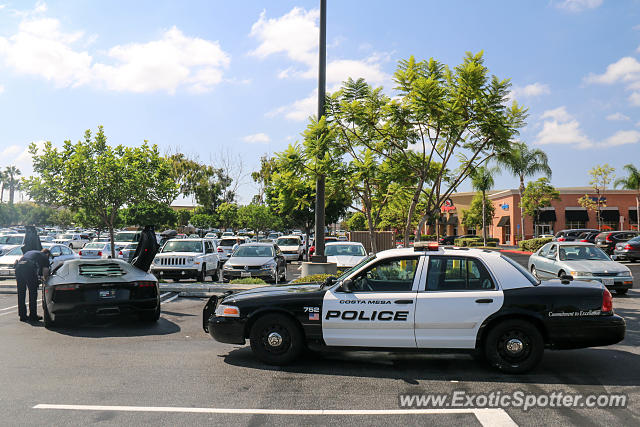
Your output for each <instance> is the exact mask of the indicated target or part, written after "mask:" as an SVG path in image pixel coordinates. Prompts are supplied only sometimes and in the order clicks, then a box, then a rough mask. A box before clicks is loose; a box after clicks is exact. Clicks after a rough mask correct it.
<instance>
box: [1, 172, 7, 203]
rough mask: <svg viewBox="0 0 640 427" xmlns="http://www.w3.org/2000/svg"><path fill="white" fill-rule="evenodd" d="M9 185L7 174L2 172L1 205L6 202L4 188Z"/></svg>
mask: <svg viewBox="0 0 640 427" xmlns="http://www.w3.org/2000/svg"><path fill="white" fill-rule="evenodd" d="M6 183H7V173H6V172H4V171H0V203H2V202H3V201H4V186H5V185H6Z"/></svg>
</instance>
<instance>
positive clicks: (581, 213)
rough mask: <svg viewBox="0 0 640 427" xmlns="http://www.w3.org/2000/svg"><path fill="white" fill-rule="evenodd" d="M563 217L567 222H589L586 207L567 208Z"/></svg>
mask: <svg viewBox="0 0 640 427" xmlns="http://www.w3.org/2000/svg"><path fill="white" fill-rule="evenodd" d="M564 219H565V220H566V221H567V222H569V221H571V222H589V212H588V211H587V210H586V209H567V210H565V211H564Z"/></svg>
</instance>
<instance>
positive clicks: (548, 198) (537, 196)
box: [520, 177, 560, 230]
mask: <svg viewBox="0 0 640 427" xmlns="http://www.w3.org/2000/svg"><path fill="white" fill-rule="evenodd" d="M558 199H560V193H559V192H558V190H556V189H555V187H554V186H553V185H551V184H550V183H549V180H548V179H547V178H544V177H543V178H539V179H538V180H537V181H533V182H529V183H527V186H526V187H525V189H524V192H523V193H522V200H521V201H520V207H521V208H522V211H523V212H524V214H525V215H527V216H530V217H531V218H532V220H533V224H534V230H535V224H536V223H537V222H538V214H539V212H540V208H546V207H548V206H551V202H552V201H553V200H558Z"/></svg>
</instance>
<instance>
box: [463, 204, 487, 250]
mask: <svg viewBox="0 0 640 427" xmlns="http://www.w3.org/2000/svg"><path fill="white" fill-rule="evenodd" d="M483 201H484V203H483ZM494 216H495V207H494V206H493V203H491V200H489V199H487V198H486V197H483V196H482V194H476V195H475V196H473V199H472V200H471V206H469V209H465V210H463V211H462V223H463V224H464V226H465V227H467V228H474V229H475V228H478V227H486V224H487V223H491V222H493V217H494ZM484 245H485V246H486V245H487V241H486V237H485V238H484Z"/></svg>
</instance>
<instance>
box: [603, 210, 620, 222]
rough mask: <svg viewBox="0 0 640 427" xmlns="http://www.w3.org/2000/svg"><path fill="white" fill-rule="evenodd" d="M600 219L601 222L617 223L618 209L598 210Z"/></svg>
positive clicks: (618, 217)
mask: <svg viewBox="0 0 640 427" xmlns="http://www.w3.org/2000/svg"><path fill="white" fill-rule="evenodd" d="M600 218H601V219H602V220H603V221H610V222H612V221H615V222H619V221H620V211H619V210H618V209H606V210H600Z"/></svg>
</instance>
